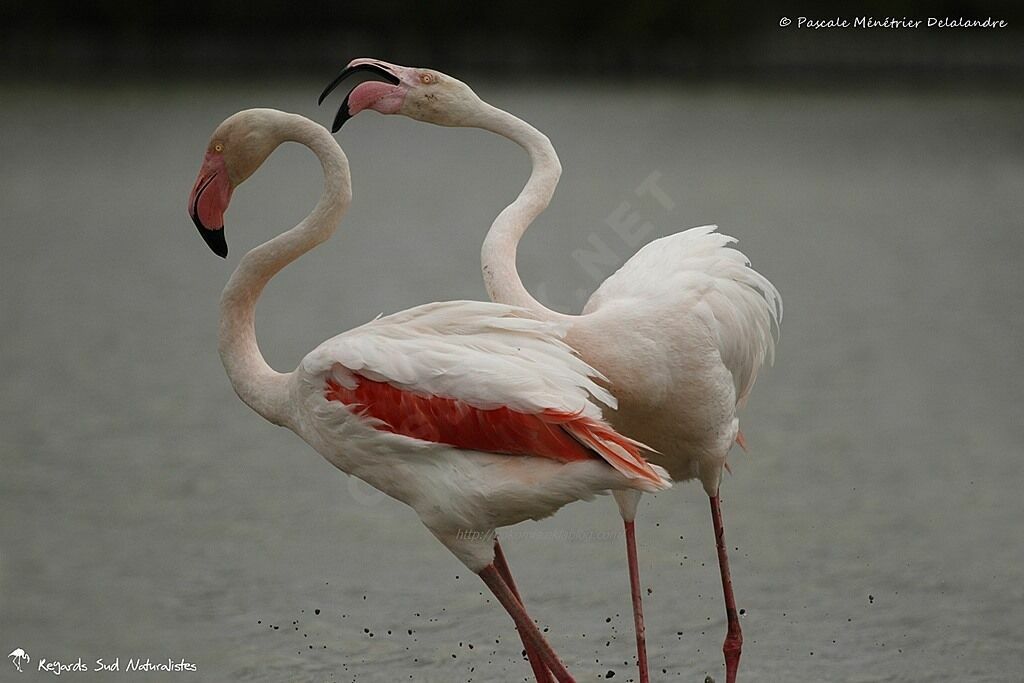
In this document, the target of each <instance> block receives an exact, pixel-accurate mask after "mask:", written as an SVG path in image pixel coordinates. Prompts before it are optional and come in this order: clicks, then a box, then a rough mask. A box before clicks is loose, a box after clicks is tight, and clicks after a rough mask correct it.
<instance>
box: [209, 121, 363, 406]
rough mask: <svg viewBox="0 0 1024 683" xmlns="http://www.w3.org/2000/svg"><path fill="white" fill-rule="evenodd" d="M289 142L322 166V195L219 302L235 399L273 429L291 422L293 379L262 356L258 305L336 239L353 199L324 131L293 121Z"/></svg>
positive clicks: (287, 127) (287, 130)
mask: <svg viewBox="0 0 1024 683" xmlns="http://www.w3.org/2000/svg"><path fill="white" fill-rule="evenodd" d="M289 140H290V141H294V142H298V143H301V144H304V145H306V146H307V147H309V148H310V149H311V150H312V151H313V153H314V154H316V156H317V158H318V159H319V160H320V163H321V164H322V166H323V171H324V190H323V194H321V196H320V200H319V201H318V202H317V204H316V207H314V209H313V211H312V212H311V213H310V214H309V215H308V216H306V218H305V219H303V220H302V221H301V222H300V223H299V224H298V225H296V226H295V227H294V228H292V229H291V230H288V231H287V232H285V233H283V234H281V235H278V236H277V237H275V238H274V239H272V240H270V241H268V242H265V243H264V244H262V245H260V246H258V247H256V248H255V249H253V250H252V251H250V252H249V253H248V254H246V255H245V256H244V257H242V260H241V262H240V263H239V264H238V267H237V268H236V269H235V272H234V273H233V274H232V275H231V279H230V280H228V284H227V286H226V287H225V288H224V293H223V295H222V296H221V302H220V332H219V339H218V349H219V351H220V358H221V362H223V363H224V369H225V370H226V371H227V375H228V378H229V379H230V380H231V386H233V387H234V389H235V393H237V394H238V396H239V398H241V399H242V400H243V401H244V402H245V403H246V404H248V405H249V407H251V408H252V409H253V410H255V411H256V412H257V413H259V414H260V415H262V416H263V417H264V418H266V419H267V420H269V421H270V422H273V423H275V424H283V423H284V422H285V421H286V419H287V411H286V405H287V398H288V396H287V392H288V377H289V375H287V374H282V373H279V372H277V371H275V370H274V369H273V368H271V367H270V365H268V364H267V361H266V360H264V358H263V354H261V353H260V348H259V345H258V344H257V343H256V324H255V323H256V301H257V300H258V299H259V297H260V294H261V293H262V292H263V288H264V287H265V286H266V284H267V283H268V282H269V281H270V279H271V278H272V277H274V275H276V274H277V273H278V271H280V270H281V269H282V268H284V267H285V266H286V265H288V264H289V263H291V262H292V261H294V260H295V259H297V258H299V257H300V256H302V255H303V254H305V253H306V252H307V251H309V250H310V249H312V248H313V247H315V246H317V245H319V244H320V243H322V242H324V241H325V240H327V238H329V237H330V236H331V235H332V234H333V233H334V230H335V229H336V228H337V226H338V223H340V222H341V218H342V216H343V215H344V213H345V210H346V209H347V208H348V205H349V202H350V200H351V198H352V187H351V184H350V180H349V169H348V160H347V159H346V158H345V154H344V153H343V152H342V151H341V148H340V147H338V143H337V142H335V141H334V138H332V137H331V135H330V134H329V133H328V132H327V131H326V130H325V129H324V128H322V127H321V126H319V125H317V124H315V123H313V122H312V121H309V120H308V119H305V118H302V117H299V116H294V115H289V117H288V118H287V119H286V120H285V122H284V124H283V125H282V129H281V141H282V142H285V141H289Z"/></svg>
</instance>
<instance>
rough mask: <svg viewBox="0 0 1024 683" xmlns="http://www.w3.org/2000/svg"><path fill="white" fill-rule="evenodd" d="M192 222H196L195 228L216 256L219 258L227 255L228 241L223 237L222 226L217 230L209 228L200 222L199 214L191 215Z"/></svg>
mask: <svg viewBox="0 0 1024 683" xmlns="http://www.w3.org/2000/svg"><path fill="white" fill-rule="evenodd" d="M192 222H193V223H195V224H196V229H197V230H199V235H200V236H201V237H202V238H203V241H204V242H206V246H208V247H210V251H212V252H213V253H214V254H216V255H217V256H220V257H221V258H227V257H228V243H227V240H225V239H224V228H223V227H221V228H220V229H218V230H211V229H210V228H207V227H206V226H205V225H203V224H202V222H200V220H199V216H192Z"/></svg>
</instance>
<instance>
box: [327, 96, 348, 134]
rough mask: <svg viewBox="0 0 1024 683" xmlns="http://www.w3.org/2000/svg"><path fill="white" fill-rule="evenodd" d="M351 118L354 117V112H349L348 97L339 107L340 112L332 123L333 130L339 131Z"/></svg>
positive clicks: (334, 131) (333, 131)
mask: <svg viewBox="0 0 1024 683" xmlns="http://www.w3.org/2000/svg"><path fill="white" fill-rule="evenodd" d="M350 118H352V114H350V113H349V110H348V98H347V97H346V98H345V101H344V102H342V103H341V107H339V108H338V113H337V114H335V115H334V123H333V124H331V132H332V133H337V132H338V131H339V130H341V127H342V126H344V125H345V122H346V121H348V120H349V119H350Z"/></svg>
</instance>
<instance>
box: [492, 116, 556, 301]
mask: <svg viewBox="0 0 1024 683" xmlns="http://www.w3.org/2000/svg"><path fill="white" fill-rule="evenodd" d="M472 125H474V126H475V127H478V128H482V129H484V130H488V131H491V132H492V133H497V134H498V135H501V136H503V137H506V138H508V139H509V140H512V141H513V142H515V143H516V144H517V145H519V146H520V147H522V148H523V149H525V150H526V152H527V154H529V155H530V163H531V164H532V169H531V171H530V179H529V180H527V181H526V185H525V186H524V187H523V189H522V191H521V192H520V193H519V196H518V197H516V200H515V201H514V202H512V203H511V204H509V205H508V206H506V207H505V209H504V210H503V211H502V212H501V213H500V214H498V217H497V218H496V219H495V220H494V223H493V224H491V229H490V231H488V233H487V237H486V239H484V245H483V248H482V249H481V253H480V257H481V258H480V260H481V265H482V267H483V273H484V284H485V285H486V287H487V293H488V294H489V295H490V297H491V299H492V300H493V301H497V302H500V303H505V304H511V305H513V306H522V307H523V308H528V309H530V310H532V311H534V312H536V313H539V314H541V315H542V316H543V317H545V318H548V319H551V318H563V317H566V316H564V315H562V314H561V313H557V312H555V311H552V310H551V309H549V308H547V307H546V306H544V305H543V304H541V303H540V302H539V301H537V300H536V299H535V298H533V296H532V295H531V294H530V292H529V291H527V289H526V287H525V286H524V285H523V281H522V279H520V277H519V270H518V269H517V268H516V249H517V247H518V246H519V240H520V239H522V237H523V234H524V233H525V232H526V229H527V228H529V227H530V224H531V223H533V221H534V219H536V218H537V216H539V215H540V214H541V212H542V211H544V209H546V208H547V206H548V204H549V203H550V202H551V197H552V195H554V193H555V188H556V187H557V186H558V178H559V176H561V174H562V165H561V164H560V163H559V161H558V155H557V154H556V153H555V148H554V147H553V146H552V145H551V141H550V140H548V138H547V136H546V135H544V134H543V133H541V132H540V131H539V130H537V129H536V128H534V127H533V126H531V125H530V124H528V123H526V122H525V121H523V120H522V119H519V118H516V117H515V116H513V115H512V114H509V113H508V112H506V111H503V110H501V109H498V108H497V107H493V106H491V105H489V104H486V103H484V102H481V111H480V116H479V117H478V118H475V120H474V121H473V124H472Z"/></svg>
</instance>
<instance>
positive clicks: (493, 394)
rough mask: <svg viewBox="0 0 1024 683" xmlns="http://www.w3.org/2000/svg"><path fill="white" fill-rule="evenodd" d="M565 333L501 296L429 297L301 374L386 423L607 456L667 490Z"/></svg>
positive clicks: (341, 340)
mask: <svg viewBox="0 0 1024 683" xmlns="http://www.w3.org/2000/svg"><path fill="white" fill-rule="evenodd" d="M564 331H565V330H564V328H563V327H561V326H559V325H557V324H552V323H548V322H543V321H539V320H536V319H534V318H532V317H531V316H530V314H529V313H528V312H527V311H524V310H522V309H517V308H514V307H511V306H505V305H501V304H492V303H484V302H475V301H453V302H444V303H435V304H427V305H424V306H419V307H416V308H413V309H409V310H407V311H403V312H400V313H396V314H394V315H391V316H387V317H383V318H378V319H376V320H374V321H372V322H370V323H367V324H366V325H363V326H361V327H358V328H356V329H354V330H351V331H349V332H346V333H344V334H341V335H339V336H337V337H335V338H333V339H331V340H328V341H327V342H325V343H324V344H322V345H321V346H320V347H319V348H317V349H316V350H314V351H313V352H312V353H310V354H309V355H308V356H307V357H306V358H305V359H304V360H303V362H302V365H301V366H300V371H301V374H302V377H303V378H304V381H305V383H306V384H307V385H308V389H309V391H313V392H315V391H319V392H321V394H322V396H323V397H324V398H325V399H326V400H327V401H329V402H335V403H340V404H343V405H344V406H346V408H347V409H348V410H349V411H350V412H352V413H353V414H355V415H357V416H359V417H361V418H362V419H364V420H366V421H367V422H368V423H369V424H370V425H372V426H373V427H374V428H375V429H377V430H379V431H384V432H390V433H392V434H398V435H402V436H404V437H408V438H409V439H415V440H418V441H422V442H430V443H442V444H447V445H449V446H455V447H457V448H463V449H467V450H476V451H483V452H491V453H503V454H509V455H533V456H539V457H544V458H550V459H554V460H559V461H563V462H570V461H575V460H583V459H588V458H594V457H600V458H602V459H604V460H605V461H606V462H608V464H609V465H611V466H612V467H614V468H615V469H617V470H619V471H620V472H621V473H622V474H624V475H625V476H627V477H630V478H640V479H645V480H649V481H650V482H651V484H652V486H654V487H656V488H662V487H663V484H664V482H663V478H662V475H660V474H659V473H658V472H657V471H656V470H655V469H654V468H653V467H651V465H649V464H648V463H647V461H646V460H645V459H644V457H643V455H642V450H643V449H644V446H643V445H642V444H640V443H638V442H635V441H633V440H632V439H629V438H628V437H625V436H623V435H621V434H618V433H617V432H616V431H615V430H614V429H612V427H611V426H610V425H608V423H607V422H605V421H604V419H603V417H602V415H601V408H600V404H601V403H603V404H605V405H611V406H614V405H615V399H614V398H613V397H612V396H611V394H609V393H608V392H607V391H606V390H605V389H603V388H602V387H601V386H599V385H598V384H596V383H595V381H594V379H595V378H598V377H599V375H598V373H597V372H596V371H595V370H594V369H593V368H591V367H590V366H589V365H587V364H586V363H585V362H584V361H583V360H582V359H580V358H579V356H577V355H576V354H575V352H574V351H573V350H572V349H571V348H570V347H569V346H568V345H567V344H566V343H565V342H564V341H563V336H564Z"/></svg>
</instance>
